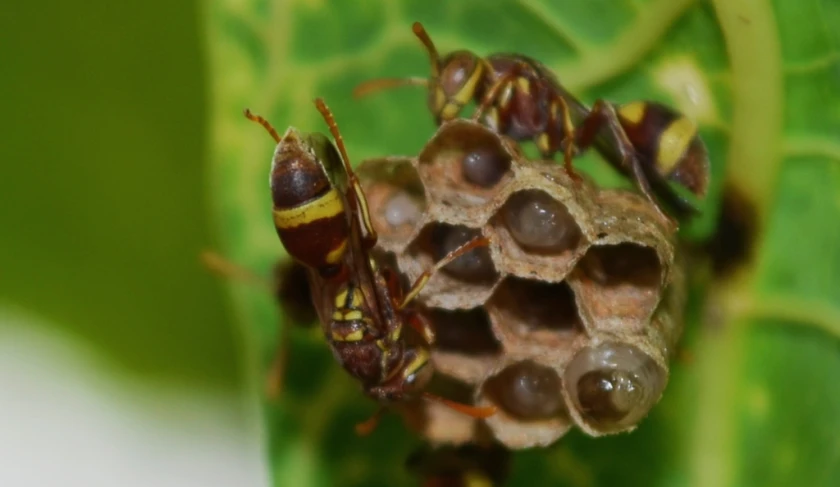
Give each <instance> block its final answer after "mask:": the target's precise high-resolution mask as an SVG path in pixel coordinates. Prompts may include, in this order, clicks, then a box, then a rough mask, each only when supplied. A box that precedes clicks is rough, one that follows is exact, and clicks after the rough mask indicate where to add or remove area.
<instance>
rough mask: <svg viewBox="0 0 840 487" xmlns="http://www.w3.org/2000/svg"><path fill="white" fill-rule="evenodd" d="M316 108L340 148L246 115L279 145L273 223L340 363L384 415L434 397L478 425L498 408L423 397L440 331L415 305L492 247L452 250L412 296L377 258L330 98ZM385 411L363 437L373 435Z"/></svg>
mask: <svg viewBox="0 0 840 487" xmlns="http://www.w3.org/2000/svg"><path fill="white" fill-rule="evenodd" d="M316 106H317V108H318V110H319V111H320V112H321V114H322V115H323V117H324V120H325V121H326V122H327V125H328V126H329V129H330V132H331V133H332V135H333V137H334V138H335V142H336V144H335V145H333V143H332V142H330V140H329V139H328V138H327V137H326V136H324V135H322V134H319V133H312V134H303V133H300V132H299V131H297V130H295V129H294V128H289V129H288V130H287V131H286V133H285V134H284V135H283V136H282V137H280V136H279V134H278V133H277V131H276V130H274V128H273V127H272V126H271V125H270V124H269V123H268V122H267V121H266V120H265V119H263V118H262V117H259V116H257V115H254V114H252V113H251V112H250V111H247V110H246V112H245V115H246V116H247V117H248V118H249V119H251V120H253V121H255V122H258V123H260V124H261V125H263V127H265V128H266V130H268V132H269V133H270V134H271V136H272V137H273V138H274V140H275V141H276V142H277V147H276V149H275V152H274V157H273V160H272V164H271V173H270V187H271V195H272V200H273V216H274V224H275V227H276V230H277V234H278V236H279V237H280V241H281V242H282V244H283V246H284V247H285V248H286V250H287V251H288V252H289V254H290V255H291V257H292V258H293V259H295V260H297V261H298V262H300V263H302V264H303V265H304V266H306V267H307V269H308V277H309V285H310V290H311V292H312V300H313V305H314V307H315V310H316V312H317V314H318V318H319V321H320V322H321V325H322V329H323V332H324V337H325V338H326V341H327V343H328V344H329V346H330V349H331V350H332V353H333V355H334V356H335V358H336V360H337V361H338V362H339V363H341V365H342V366H343V367H344V369H345V370H346V371H347V372H349V373H350V375H352V376H353V377H354V378H356V379H357V380H358V381H359V382H360V383H361V385H362V388H363V390H364V391H365V393H366V394H367V395H368V396H370V397H372V398H373V399H375V400H377V401H379V403H380V405H381V406H382V407H385V406H387V405H388V404H393V403H399V402H404V401H412V400H417V399H431V400H436V401H439V402H442V403H444V404H446V405H448V406H450V407H452V408H453V409H456V410H458V411H460V412H463V413H465V414H469V415H472V416H474V417H487V416H489V415H491V414H493V413H494V412H495V409H494V408H479V407H473V406H468V405H465V404H460V403H455V402H453V401H449V400H447V399H444V398H440V397H437V396H434V395H432V394H430V393H428V392H426V391H425V390H424V388H425V387H426V385H427V383H428V382H429V380H430V379H431V376H432V373H433V367H432V365H431V362H430V346H431V343H432V342H433V340H434V332H433V330H432V328H431V326H430V325H429V323H428V321H427V320H426V319H425V318H424V316H423V314H422V313H421V311H420V309H419V308H418V307H417V306H416V305H415V304H414V302H413V300H414V298H415V297H416V296H417V295H418V294H419V292H420V291H421V289H422V288H423V287H424V286H425V284H426V282H428V280H429V278H431V276H432V275H433V273H434V272H436V271H437V270H438V269H440V268H441V267H443V266H445V265H446V264H448V263H449V262H451V261H453V260H454V259H456V258H458V257H460V256H462V255H464V254H466V253H467V252H470V251H471V250H473V249H475V248H477V247H480V246H483V245H487V244H488V241H487V240H486V239H484V238H476V239H473V240H472V241H470V242H468V243H466V244H464V245H462V246H461V247H459V248H457V249H455V250H453V251H452V252H450V253H449V254H448V255H447V256H446V257H444V258H443V259H441V260H440V261H439V262H438V263H437V264H436V265H435V266H434V267H433V268H431V269H429V270H427V271H426V272H425V273H423V274H422V275H421V276H420V277H419V278H418V279H417V280H416V281H415V282H414V284H413V285H412V286H411V287H410V288H409V289H408V290H404V289H403V288H402V285H401V283H400V280H399V276H398V275H397V274H396V272H395V271H394V270H392V269H391V268H389V267H388V266H386V265H382V264H381V263H380V261H379V259H378V257H377V255H376V254H375V253H374V250H375V249H374V247H375V246H376V243H377V234H376V231H375V230H374V228H373V226H372V225H371V221H370V215H369V212H368V206H367V199H366V198H365V195H364V192H363V190H362V187H361V185H360V184H359V180H358V178H357V177H356V174H355V172H354V171H353V169H352V166H351V165H350V162H349V159H348V157H347V151H346V149H345V147H344V141H343V139H342V137H341V134H340V132H339V130H338V126H337V125H336V123H335V119H334V118H333V115H332V113H331V112H330V111H329V109H328V108H327V106H326V105H325V104H324V102H323V100H321V99H317V100H316ZM381 411H382V408H380V410H379V411H377V414H375V415H374V416H373V418H371V420H370V421H369V422H366V423H363V424H361V425H360V429H359V431H360V432H367V431H369V430H370V429H372V427H373V426H375V424H376V420H377V418H378V417H379V414H380V413H381Z"/></svg>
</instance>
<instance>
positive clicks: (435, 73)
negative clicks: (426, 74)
mask: <svg viewBox="0 0 840 487" xmlns="http://www.w3.org/2000/svg"><path fill="white" fill-rule="evenodd" d="M411 30H412V31H413V32H414V35H415V36H417V38H418V39H420V42H422V43H423V46H425V47H426V52H428V53H429V62H430V63H431V65H432V78H438V77H439V76H440V55H439V54H438V51H437V49H436V48H435V43H434V42H432V38H431V37H429V34H427V33H426V29H424V28H423V24H421V23H420V22H415V23H414V24H412V26H411Z"/></svg>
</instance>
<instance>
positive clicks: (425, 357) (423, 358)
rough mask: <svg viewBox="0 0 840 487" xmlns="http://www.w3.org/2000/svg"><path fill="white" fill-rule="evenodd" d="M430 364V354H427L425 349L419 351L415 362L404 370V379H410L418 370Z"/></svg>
mask: <svg viewBox="0 0 840 487" xmlns="http://www.w3.org/2000/svg"><path fill="white" fill-rule="evenodd" d="M428 363H429V353H428V352H426V350H425V349H422V348H421V349H419V350H418V351H417V356H415V357H414V360H412V361H411V363H410V364H408V365H407V366H406V367H405V368H404V369H403V378H404V379H408V378H409V377H411V376H412V375H413V374H415V373H417V371H418V370H420V369H422V368H423V367H424V366H425V365H426V364H428Z"/></svg>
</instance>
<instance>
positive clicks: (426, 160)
mask: <svg viewBox="0 0 840 487" xmlns="http://www.w3.org/2000/svg"><path fill="white" fill-rule="evenodd" d="M383 161H384V160H383ZM389 161H390V163H392V164H395V165H396V166H398V167H396V168H393V169H392V170H391V171H393V174H400V175H401V176H388V174H392V173H389V172H388V171H386V170H385V169H383V168H381V167H377V165H378V164H386V163H385V162H377V163H375V164H372V166H371V167H372V169H366V170H365V177H364V178H363V185H364V187H365V191H366V192H367V193H368V194H369V195H370V196H369V197H370V199H371V201H372V203H371V208H372V212H373V213H375V215H374V217H373V218H374V225H375V226H376V227H377V230H378V231H381V232H382V234H383V235H385V234H387V235H388V237H386V238H384V240H386V241H387V242H388V243H387V245H388V246H389V247H388V249H389V250H393V252H394V253H395V255H396V260H397V263H398V267H399V270H400V271H401V272H402V273H404V274H405V275H406V276H407V277H408V279H411V280H413V279H416V278H417V277H418V276H419V275H420V274H421V273H422V272H424V271H426V270H428V269H432V268H433V267H434V266H435V264H436V263H437V262H438V261H439V260H440V259H441V258H443V256H444V255H446V253H447V252H449V251H451V250H453V249H454V248H457V247H458V246H459V245H461V244H463V243H465V242H467V241H468V240H469V239H471V238H472V237H474V236H477V235H483V236H485V237H487V238H488V239H489V240H490V245H489V246H488V247H481V248H478V249H474V250H472V251H471V252H470V253H468V254H466V255H464V256H462V257H460V258H459V259H457V260H455V261H453V262H451V263H450V264H448V265H446V266H444V267H443V268H442V269H440V270H438V271H437V272H435V273H434V275H433V276H432V278H431V279H430V280H429V282H428V284H427V286H426V287H425V288H424V290H423V292H421V293H420V295H419V296H418V300H419V301H420V302H421V303H422V305H423V307H424V309H425V310H426V311H425V312H426V316H427V318H429V320H430V322H432V324H433V327H434V329H435V333H436V337H437V339H436V343H435V344H434V345H433V348H432V362H433V364H434V366H435V368H436V371H437V372H436V377H437V378H436V379H435V384H441V383H444V384H445V383H446V381H447V380H448V381H453V382H452V383H455V384H457V386H458V387H457V388H455V389H457V390H455V389H452V390H447V389H446V388H445V387H443V388H441V386H439V385H436V386H435V388H439V389H440V390H439V391H438V392H439V393H440V394H441V395H444V396H445V394H454V396H453V397H452V399H454V400H460V401H467V402H472V403H473V404H476V405H493V406H495V407H496V408H497V412H496V414H494V415H493V416H491V417H490V418H487V419H485V420H477V419H474V418H471V417H469V416H467V415H465V414H462V413H459V412H457V411H454V410H453V409H452V408H449V407H447V406H445V405H443V404H442V403H440V402H435V401H421V402H422V404H420V405H419V406H418V408H419V409H418V410H416V411H414V412H412V413H410V414H406V419H407V421H408V422H409V424H410V425H411V426H412V427H413V428H415V429H416V430H417V431H419V432H420V433H421V434H422V435H423V436H424V437H425V438H426V439H427V440H429V441H430V442H431V443H433V444H439V443H452V444H465V443H469V442H476V441H484V440H493V441H498V442H500V443H501V444H502V445H504V446H506V447H508V448H528V447H533V446H543V445H548V444H550V443H552V442H554V441H556V440H557V439H558V438H560V437H562V436H563V435H564V434H565V433H566V431H568V430H569V429H570V428H571V427H578V428H580V429H581V430H582V431H584V432H585V433H587V434H589V435H593V436H599V435H604V434H613V433H617V432H621V431H629V430H632V429H633V428H634V427H635V426H636V425H637V424H638V423H639V422H640V421H642V419H643V418H644V417H645V416H646V414H647V413H648V411H649V410H650V409H651V408H652V407H653V406H654V405H655V404H656V403H657V401H658V400H659V398H660V396H661V394H662V391H663V390H664V388H665V385H666V384H667V381H668V373H669V363H668V360H669V357H670V352H671V350H672V349H673V345H674V344H675V342H676V339H677V338H678V337H679V336H680V334H681V332H682V312H683V309H682V307H683V303H684V299H683V297H684V289H683V288H684V286H685V280H684V279H682V276H683V272H682V271H681V269H679V267H678V266H679V263H678V261H677V260H675V259H677V258H678V255H679V254H678V247H677V245H676V236H675V233H674V229H673V228H672V227H670V226H669V225H668V224H667V222H665V221H663V219H662V218H661V217H660V215H659V213H658V212H657V211H656V209H655V208H654V207H653V206H652V204H651V203H650V202H649V201H648V200H646V199H645V198H644V197H643V196H641V195H639V194H635V193H633V192H630V191H622V190H604V189H600V188H597V187H596V186H594V185H593V184H592V183H590V182H589V181H588V180H586V179H584V180H582V181H579V180H574V179H572V178H570V177H569V176H568V174H567V173H566V172H565V170H564V169H563V167H562V166H561V165H559V164H555V163H553V162H551V161H531V160H528V159H526V158H525V157H524V156H523V155H522V153H521V151H519V150H518V147H517V146H516V145H515V144H514V143H513V142H511V141H510V140H509V139H506V138H505V137H502V136H499V135H498V134H496V133H494V132H492V131H491V130H489V129H488V128H486V127H483V126H481V125H479V124H476V123H474V122H471V121H466V120H456V121H452V122H446V123H444V124H442V126H441V127H440V128H439V130H438V131H437V133H436V134H435V135H434V136H433V137H432V139H431V140H430V141H429V142H428V144H427V145H426V146H425V147H424V148H423V149H422V150H421V152H420V155H419V156H418V157H417V158H415V159H410V160H409V159H390V160H389ZM409 166H411V167H413V168H414V169H415V172H414V173H412V171H411V170H409V168H408V167H409ZM395 188H396V189H395ZM400 194H404V195H408V196H409V198H408V199H409V200H412V201H417V202H422V203H416V204H409V203H406V202H405V201H404V198H403V199H396V202H395V203H393V205H395V207H390V208H389V206H388V205H389V203H388V202H389V201H391V200H392V199H394V198H402V196H399V195H400ZM421 194H422V195H425V198H421V197H420V195H421ZM378 207H381V208H378ZM404 208H407V209H404ZM389 212H392V213H393V214H392V215H389ZM417 212H422V213H423V214H422V216H421V217H420V218H417V217H416V215H417ZM405 214H407V215H410V216H411V217H410V218H402V216H403V215H405ZM405 222H408V223H409V224H408V225H407V226H404V227H403V226H402V224H403V223H405ZM415 222H419V223H415ZM412 224H413V226H412ZM381 225H384V226H382V230H380V226H381ZM388 225H390V226H391V227H392V228H386V227H388ZM389 239H390V240H389ZM384 245H385V244H383V246H384ZM441 381H443V382H441ZM450 385H451V384H450ZM445 397H446V396H445Z"/></svg>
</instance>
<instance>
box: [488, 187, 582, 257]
mask: <svg viewBox="0 0 840 487" xmlns="http://www.w3.org/2000/svg"><path fill="white" fill-rule="evenodd" d="M503 215H504V218H505V224H506V226H507V228H508V230H510V233H511V235H512V236H513V238H514V239H515V240H516V241H517V242H518V243H519V244H520V245H522V246H523V247H526V248H529V249H533V250H538V251H543V252H562V251H564V250H567V249H571V248H573V247H574V246H575V245H577V242H578V240H579V239H580V228H579V227H578V226H577V223H575V220H574V218H573V217H572V215H571V214H570V213H569V210H568V209H566V207H565V206H563V204H562V203H560V202H559V201H557V200H555V199H553V198H552V197H551V196H549V195H548V194H547V193H545V192H543V191H538V190H526V191H520V192H519V193H516V194H514V195H513V196H511V197H510V199H509V200H508V201H507V203H505V206H504V210H503Z"/></svg>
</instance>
